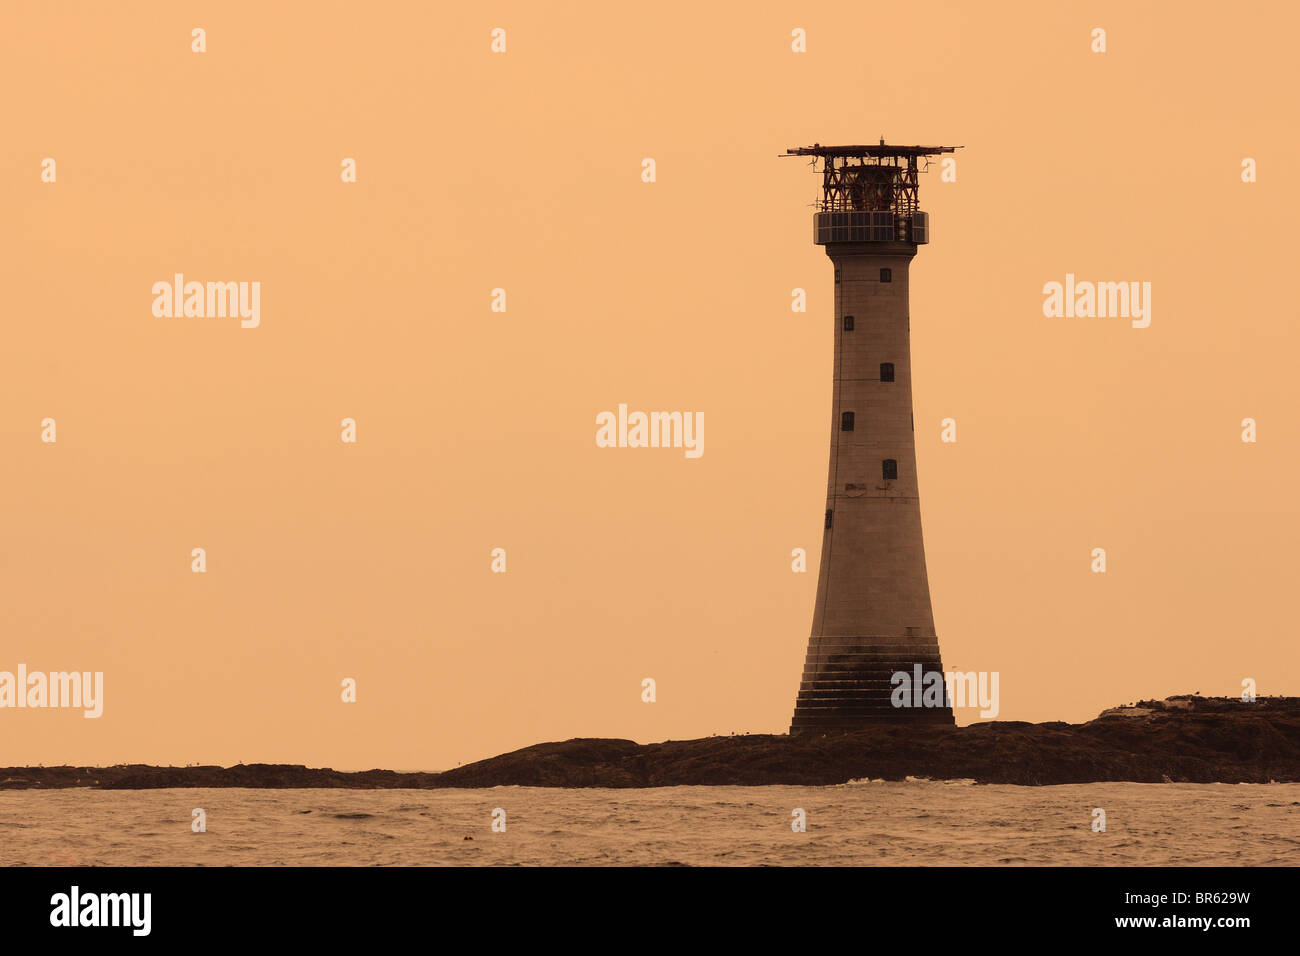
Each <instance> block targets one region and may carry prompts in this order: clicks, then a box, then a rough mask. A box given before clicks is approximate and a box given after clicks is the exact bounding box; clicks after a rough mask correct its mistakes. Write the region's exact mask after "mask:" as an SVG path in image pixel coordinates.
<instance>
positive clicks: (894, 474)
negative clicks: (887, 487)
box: [880, 458, 898, 481]
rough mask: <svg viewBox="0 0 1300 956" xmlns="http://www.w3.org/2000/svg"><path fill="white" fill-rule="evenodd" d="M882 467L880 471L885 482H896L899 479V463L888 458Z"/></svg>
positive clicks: (882, 463)
mask: <svg viewBox="0 0 1300 956" xmlns="http://www.w3.org/2000/svg"><path fill="white" fill-rule="evenodd" d="M880 465H881V467H880V471H881V474H882V475H883V476H884V479H885V481H894V480H896V479H897V478H898V462H897V461H895V460H894V459H893V458H886V459H885V460H884V461H882V462H881V463H880Z"/></svg>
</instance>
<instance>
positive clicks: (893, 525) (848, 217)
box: [785, 139, 960, 734]
mask: <svg viewBox="0 0 1300 956" xmlns="http://www.w3.org/2000/svg"><path fill="white" fill-rule="evenodd" d="M959 148H960V147H955V146H888V145H886V144H885V142H884V140H883V139H882V140H881V142H880V144H879V145H871V146H820V145H816V146H811V147H802V148H799V149H790V150H786V154H785V155H787V156H807V157H812V163H813V164H814V165H815V166H816V167H817V168H818V170H819V171H820V172H821V174H822V196H821V201H820V203H819V204H818V208H817V210H816V211H815V212H814V213H813V242H815V243H816V244H818V245H821V246H824V247H825V249H826V255H827V256H828V257H829V258H830V260H831V266H832V267H833V269H834V280H835V312H834V317H833V321H834V325H833V332H834V341H835V363H834V372H833V381H832V392H831V443H830V444H831V447H830V467H829V469H828V479H827V487H826V519H825V527H824V529H823V532H822V548H821V568H820V571H819V574H818V578H817V603H816V606H815V607H814V609H813V620H812V634H811V636H810V637H809V638H808V653H807V657H806V658H805V662H804V669H803V676H802V680H801V681H800V684H799V694H798V697H797V698H796V701H795V709H794V719H793V721H792V722H791V725H790V732H791V733H792V734H799V733H810V732H818V733H821V732H826V731H841V730H856V729H861V728H864V727H868V726H871V725H873V724H876V723H878V722H880V721H899V722H913V721H927V722H935V723H940V724H949V725H950V724H952V723H953V715H952V707H951V704H950V701H949V698H948V691H947V688H946V686H945V684H944V678H943V663H942V660H941V658H940V656H939V638H938V635H937V634H936V633H935V628H934V612H933V611H932V609H931V607H930V585H929V581H928V579H927V576H926V569H925V546H924V544H923V542H922V540H921V501H920V497H919V489H918V484H917V474H916V435H915V424H914V421H913V416H912V372H911V348H910V337H911V336H910V319H911V316H910V313H909V309H908V288H909V281H910V274H909V273H910V266H911V263H912V258H913V257H914V256H915V255H916V251H917V248H918V247H919V246H922V245H925V244H926V243H928V242H929V241H930V217H929V215H928V214H927V213H925V212H923V211H921V209H920V206H919V202H918V192H919V184H918V176H919V173H920V172H922V171H923V170H924V168H925V166H926V165H928V164H929V162H930V159H931V157H935V156H939V155H940V154H943V153H951V152H953V151H954V150H956V149H959ZM918 682H919V683H920V684H921V686H917V685H918Z"/></svg>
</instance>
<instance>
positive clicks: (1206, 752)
mask: <svg viewBox="0 0 1300 956" xmlns="http://www.w3.org/2000/svg"><path fill="white" fill-rule="evenodd" d="M906 777H929V778H931V779H936V780H938V779H973V780H975V781H976V782H977V783H1004V784H1022V785H1028V786H1045V785H1050V784H1066V783H1096V782H1100V781H1131V782H1136V783H1171V782H1175V783H1183V782H1186V783H1269V782H1277V783H1294V782H1300V698H1297V697H1261V698H1259V699H1257V700H1255V701H1253V702H1249V703H1247V702H1243V701H1240V700H1236V699H1233V698H1224V697H1219V698H1214V697H1209V698H1207V697H1199V696H1195V695H1184V696H1179V697H1170V698H1167V699H1165V700H1159V701H1156V700H1148V701H1139V702H1138V703H1136V704H1131V705H1128V706H1123V707H1115V708H1112V709H1110V710H1106V711H1103V712H1102V713H1101V714H1100V715H1099V716H1098V717H1096V718H1095V719H1093V720H1090V721H1087V722H1085V723H1082V724H1066V723H1059V722H1053V723H1043V724H1031V723H1025V722H1021V721H989V722H986V723H978V724H971V725H970V726H966V727H943V726H925V725H914V724H893V723H882V724H881V725H880V726H878V727H873V728H871V729H869V730H860V731H853V732H848V733H831V734H802V735H799V736H794V737H792V736H787V735H776V734H745V735H739V736H729V737H705V738H701V739H699V740H670V741H665V742H663V743H657V744H638V743H636V742H635V741H631V740H615V739H605V738H578V739H574V740H567V741H564V742H562V743H544V744H536V745H534V746H532V747H525V748H524V749H523V750H516V751H513V752H512V753H508V754H502V755H501V756H499V757H492V758H490V759H487V760H480V761H477V762H475V763H471V764H467V765H465V766H463V767H457V768H456V769H454V770H447V771H444V772H442V773H396V772H394V771H391V770H364V771H360V772H356V773H344V772H340V771H337V770H330V769H312V768H308V767H304V766H300V765H292V764H240V765H238V766H235V767H215V766H207V767H153V766H147V765H143V764H122V765H118V766H114V767H7V768H0V790H6V789H8V790H13V789H51V788H66V787H93V788H96V789H101V790H145V789H156V788H162V787H248V788H259V789H299V788H313V787H325V788H352V789H394V788H413V789H434V788H441V787H498V786H523V787H619V788H623V787H671V786H692V785H698V786H726V785H735V786H762V785H774V784H787V785H797V786H826V785H832V784H840V783H847V782H848V781H850V780H862V779H884V780H902V779H904V778H906Z"/></svg>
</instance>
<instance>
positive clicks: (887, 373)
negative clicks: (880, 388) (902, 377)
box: [880, 362, 894, 382]
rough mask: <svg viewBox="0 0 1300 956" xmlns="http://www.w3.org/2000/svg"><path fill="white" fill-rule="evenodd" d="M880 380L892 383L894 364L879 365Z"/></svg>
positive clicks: (883, 363) (884, 363)
mask: <svg viewBox="0 0 1300 956" xmlns="http://www.w3.org/2000/svg"><path fill="white" fill-rule="evenodd" d="M880 380H881V381H882V382H892V381H893V380H894V363H893V362H881V363H880Z"/></svg>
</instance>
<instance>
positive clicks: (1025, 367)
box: [0, 2, 1300, 769]
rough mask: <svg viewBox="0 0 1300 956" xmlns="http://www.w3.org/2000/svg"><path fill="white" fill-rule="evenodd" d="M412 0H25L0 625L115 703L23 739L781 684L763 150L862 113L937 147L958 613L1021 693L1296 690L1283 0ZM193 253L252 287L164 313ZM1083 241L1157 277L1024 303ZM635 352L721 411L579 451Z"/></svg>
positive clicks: (1099, 255) (558, 729) (704, 721)
mask: <svg viewBox="0 0 1300 956" xmlns="http://www.w3.org/2000/svg"><path fill="white" fill-rule="evenodd" d="M444 6H445V5H441V4H424V3H418V4H417V3H408V4H381V5H374V6H366V5H357V4H331V5H325V4H308V3H297V4H288V3H286V4H263V3H230V4H187V5H179V4H163V3H124V4H116V5H112V6H108V5H103V4H96V3H66V4H59V5H48V4H41V3H34V2H23V3H7V4H5V7H4V10H3V12H2V13H0V35H3V36H4V38H5V39H4V41H3V43H4V46H3V48H0V54H2V55H0V78H2V79H3V81H4V84H5V88H6V89H8V90H9V91H10V93H11V95H10V97H9V98H8V102H7V104H6V105H7V110H6V122H5V133H6V136H5V142H6V144H7V149H6V150H5V152H4V157H3V169H2V170H0V172H2V173H3V175H0V209H3V210H4V213H5V215H4V223H5V228H4V229H3V230H0V243H2V244H3V246H2V248H0V261H2V262H3V263H4V272H3V279H4V290H5V296H6V300H7V301H6V308H5V322H4V329H5V341H4V347H3V349H0V448H3V455H0V492H2V493H0V582H2V584H0V670H10V671H12V670H14V669H15V668H16V667H17V665H18V664H20V663H23V664H26V665H27V666H28V668H30V669H33V670H65V669H76V670H102V671H103V672H104V674H105V678H104V679H105V702H104V715H103V716H102V717H101V718H100V719H98V720H85V719H83V718H82V716H81V714H80V712H71V711H55V710H45V711H39V710H38V711H33V710H22V711H18V710H0V764H24V763H45V764H51V763H116V762H124V761H140V762H150V763H180V764H183V763H190V762H201V763H221V764H229V763H235V762H239V761H245V762H251V761H259V760H260V761H284V762H294V763H307V764H311V765H331V766H335V767H338V768H341V769H360V768H366V767H376V766H382V767H393V768H398V769H417V768H418V769H440V768H443V767H448V766H453V765H455V764H456V763H458V762H462V761H468V760H472V759H476V758H479V757H483V756H488V755H491V754H494V753H498V752H501V751H505V750H510V749H514V748H517V747H521V746H525V745H527V744H530V743H533V742H536V741H540V740H548V739H563V738H567V737H572V736H606V737H631V738H634V739H637V740H642V741H652V740H662V739H665V738H683V737H696V736H705V735H708V734H712V733H723V734H726V733H730V732H732V731H737V732H740V731H748V732H782V731H784V730H785V728H786V727H787V726H788V725H789V720H790V715H791V711H792V708H793V704H794V695H795V691H796V689H797V686H798V681H799V672H800V669H801V667H802V662H803V655H804V651H805V647H806V640H807V636H808V629H809V625H810V623H811V619H812V605H813V596H814V592H815V588H816V580H817V575H816V561H817V554H818V547H819V542H820V539H821V530H822V520H823V510H824V493H825V483H826V464H827V442H828V438H829V434H830V421H829V408H830V386H831V382H830V364H831V347H832V339H831V308H832V276H831V267H830V264H829V262H828V261H827V260H826V258H825V256H824V254H823V252H822V250H821V249H820V248H818V247H816V246H814V245H813V244H812V242H811V223H810V217H811V209H810V206H809V204H810V203H811V202H812V201H813V200H814V198H815V197H816V195H817V192H818V180H817V178H816V176H815V175H814V174H813V173H812V172H811V171H810V170H809V169H808V168H807V166H806V165H805V164H804V163H803V162H802V161H799V160H793V159H790V160H785V159H777V154H778V153H780V152H782V151H783V150H784V149H786V148H787V147H791V146H799V145H808V144H811V143H813V142H820V143H823V144H829V143H844V142H848V143H857V142H874V141H875V140H876V139H877V138H878V137H880V136H881V135H884V136H886V137H887V139H888V140H889V141H890V142H900V143H927V144H930V143H943V144H961V145H964V146H965V147H966V148H965V149H964V150H962V151H960V153H959V154H958V156H959V160H958V181H957V182H956V183H942V182H940V181H939V177H938V175H936V174H935V173H934V172H932V173H931V174H930V175H928V176H927V177H926V178H924V179H923V181H922V188H921V199H922V206H923V208H925V209H927V210H929V212H930V213H931V217H932V227H933V242H932V244H931V245H930V246H928V247H926V248H924V249H922V250H921V252H920V254H919V255H918V257H917V259H916V260H915V262H914V263H913V267H912V274H911V281H912V306H911V307H912V335H913V375H914V388H915V402H916V409H915V411H916V415H915V421H916V428H917V455H918V467H919V473H920V481H921V494H922V514H923V518H924V527H925V537H926V550H927V560H928V564H929V570H930V585H931V592H932V595H933V599H934V610H935V620H936V624H937V627H938V633H939V638H940V644H941V647H942V648H943V652H944V660H945V663H946V664H947V665H949V666H950V667H952V666H955V667H959V668H961V669H967V670H988V671H998V672H999V673H1000V675H1001V680H1000V690H1001V714H1000V717H1001V718H1002V719H1019V720H1057V719H1059V720H1080V719H1085V718H1089V717H1091V716H1094V715H1095V714H1096V713H1097V712H1098V711H1099V710H1101V709H1102V708H1104V707H1108V706H1111V705H1114V704H1117V703H1121V702H1125V701H1128V700H1132V699H1135V698H1137V697H1139V696H1165V695H1168V694H1173V693H1180V692H1188V691H1196V690H1199V691H1200V692H1202V693H1205V694H1237V693H1239V692H1240V686H1241V680H1242V679H1243V678H1245V677H1253V678H1255V679H1256V680H1257V681H1258V685H1259V691H1260V693H1263V694H1270V693H1289V694H1296V693H1300V665H1298V663H1297V661H1298V660H1300V658H1298V656H1297V654H1296V653H1295V650H1294V630H1293V628H1294V624H1293V618H1294V615H1293V608H1292V605H1293V595H1294V592H1295V586H1294V581H1293V577H1294V569H1295V564H1296V562H1295V559H1294V555H1293V549H1294V542H1295V541H1297V540H1300V516H1298V512H1297V505H1296V503H1295V494H1294V490H1293V489H1294V483H1295V475H1296V473H1297V470H1298V467H1297V466H1300V451H1298V450H1300V429H1298V427H1297V421H1296V414H1295V412H1296V408H1297V398H1300V385H1297V384H1296V383H1297V375H1296V372H1295V360H1294V357H1295V355H1296V351H1297V344H1300V343H1298V342H1297V338H1298V336H1300V333H1297V331H1296V323H1295V310H1296V305H1295V298H1294V294H1293V290H1292V288H1291V284H1290V276H1291V274H1292V272H1293V267H1292V263H1291V257H1292V254H1293V252H1294V248H1295V241H1294V232H1295V220H1296V214H1297V211H1300V203H1298V202H1297V199H1298V193H1300V190H1298V188H1297V184H1296V178H1295V176H1294V175H1293V170H1294V167H1295V164H1296V161H1297V158H1298V157H1297V153H1298V150H1300V136H1298V135H1297V132H1296V127H1295V124H1294V122H1293V121H1292V118H1293V117H1294V116H1295V115H1296V98H1297V94H1296V90H1297V87H1296V84H1295V82H1294V53H1293V51H1292V50H1291V44H1292V37H1293V36H1294V34H1295V30H1296V27H1297V26H1298V25H1300V23H1298V22H1297V21H1298V20H1300V17H1298V16H1297V15H1296V14H1295V12H1294V10H1293V8H1289V7H1288V6H1287V5H1285V4H1282V3H1264V4H1256V5H1248V6H1243V7H1240V8H1233V9H1232V10H1230V11H1225V10H1223V9H1221V8H1210V7H1208V6H1207V7H1206V9H1205V11H1204V12H1197V11H1195V10H1193V9H1191V8H1189V7H1187V6H1186V5H1179V4H1141V5H1138V4H1129V3H1086V4H1085V3H1060V4H1039V3H1028V2H1026V3H991V4H979V5H975V4H961V3H957V2H946V3H945V2H936V3H932V4H927V5H925V7H924V11H923V12H922V11H921V9H920V8H911V7H906V8H904V7H887V6H886V7H881V6H879V5H876V6H868V5H863V4H859V3H840V4H836V3H827V4H821V5H818V6H816V7H814V8H808V7H806V6H801V5H797V4H796V5H790V4H774V3H759V4H752V3H748V4H726V5H718V6H716V7H715V6H710V5H701V4H678V3H660V4H654V5H651V6H649V7H645V6H640V7H636V8H627V9H623V8H616V7H609V6H608V5H603V4H594V3H593V4H562V5H554V4H547V5H545V9H542V8H540V7H539V6H538V5H536V4H526V3H503V4H496V5H494V6H493V7H492V8H491V9H490V10H488V9H478V8H475V7H473V6H466V7H463V8H461V9H458V10H447V9H444ZM1138 7H1140V9H1135V8H1138ZM194 27H202V28H204V29H205V30H206V31H207V52H206V53H203V54H195V53H192V52H191V49H190V44H191V30H192V28H194ZM493 27H503V28H505V29H506V31H507V52H506V53H505V54H493V53H491V52H490V49H489V44H490V36H489V33H490V31H491V29H492V28H493ZM796 27H798V28H802V29H804V30H806V31H807V36H808V52H807V53H804V54H796V53H792V52H791V50H790V34H791V30H793V29H794V28H796ZM1094 27H1103V28H1105V29H1106V30H1107V43H1108V50H1107V52H1106V53H1104V54H1094V53H1092V52H1090V49H1089V44H1090V39H1089V34H1090V32H1091V30H1092V29H1093V28H1094ZM45 157H53V158H54V159H55V160H56V162H57V182H55V183H53V184H50V183H42V182H41V161H42V160H43V159H44V158H45ZM344 157H354V158H355V159H356V160H357V170H358V181H357V182H356V183H355V184H344V183H342V182H341V181H340V175H339V173H340V162H341V160H342V159H343V158H344ZM645 157H652V158H654V159H655V160H656V163H657V181H656V182H655V183H653V184H647V183H643V182H642V181H641V175H640V174H641V161H642V159H643V158H645ZM1243 157H1253V158H1255V159H1257V161H1258V168H1259V181H1258V182H1257V183H1255V184H1249V185H1247V184H1243V183H1242V182H1241V179H1240V170H1241V160H1242V158H1243ZM175 272H183V273H184V274H185V275H186V276H187V277H188V278H192V279H196V280H199V281H208V280H212V281H259V282H260V283H261V323H260V325H259V327H258V328H256V329H241V328H240V327H239V323H238V321H237V320H229V319H196V318H190V319H185V318H171V319H167V318H155V317H154V316H153V314H152V312H151V304H152V301H153V296H152V294H151V292H150V289H151V287H152V285H153V283H154V282H156V281H159V280H169V279H170V278H171V276H172V275H173V273H175ZM1067 272H1072V273H1075V274H1076V275H1077V276H1079V277H1080V278H1083V279H1094V280H1105V281H1149V282H1151V283H1152V286H1153V320H1152V323H1151V326H1150V327H1149V328H1147V329H1133V328H1131V327H1130V326H1129V323H1128V322H1127V321H1121V320H1105V319H1049V318H1045V317H1044V316H1043V313H1042V302H1043V295H1042V287H1043V284H1044V283H1046V282H1049V281H1062V280H1063V279H1064V276H1065V274H1066V273H1067ZM498 287H501V288H505V289H506V290H507V296H508V299H507V302H508V311H507V312H505V313H493V312H492V311H490V309H489V305H490V301H491V290H492V289H494V288H498ZM796 287H800V288H805V289H806V290H807V291H808V306H809V310H808V312H807V313H806V314H795V313H792V312H791V310H790V294H791V290H792V289H794V288H796ZM619 403H627V404H628V405H629V406H630V407H631V408H632V409H643V410H647V411H648V410H689V411H702V412H703V413H704V415H705V419H706V422H707V428H706V443H705V453H704V454H703V456H702V457H700V458H698V459H694V460H692V459H690V458H687V457H686V456H685V455H683V454H682V452H681V450H662V449H654V450H650V449H647V450H628V449H602V448H597V447H596V444H595V441H594V435H595V416H596V415H597V413H599V412H601V411H605V410H615V409H617V406H618V405H619ZM46 417H52V418H54V419H56V421H57V435H58V441H57V443H55V444H46V443H43V442H42V441H41V437H40V436H41V421H42V419H44V418H46ZM344 417H352V418H354V419H355V420H356V421H357V423H358V439H359V440H358V442H357V444H355V445H345V444H343V443H342V442H341V441H340V439H339V432H340V420H341V419H343V418H344ZM945 417H952V418H955V419H956V421H957V424H958V442H957V443H956V444H955V445H944V444H941V443H940V441H939V423H940V421H941V419H943V418H945ZM1245 417H1253V418H1255V419H1256V420H1257V421H1258V423H1259V425H1258V428H1259V441H1258V443H1256V444H1245V443H1243V442H1242V441H1241V440H1240V422H1241V420H1242V419H1243V418H1245ZM196 547H202V548H205V549H206V551H207V562H208V570H207V572H206V573H205V574H194V573H192V572H191V570H190V561H191V558H190V554H191V549H193V548H196ZM494 547H503V548H505V549H506V550H507V555H508V571H507V573H506V574H504V575H499V574H493V573H491V571H490V556H489V555H490V551H491V549H492V548H494ZM795 547H804V548H806V549H808V551H809V555H810V562H809V563H810V566H809V570H808V573H806V574H794V573H792V572H791V570H790V552H791V549H792V548H795ZM1094 547H1104V548H1106V549H1107V553H1108V563H1109V570H1108V572H1107V573H1106V574H1105V575H1097V574H1093V573H1091V572H1090V570H1089V561H1090V556H1089V553H1090V551H1091V549H1092V548H1094ZM345 677H353V678H355V679H356V680H357V682H358V702H357V703H356V704H355V705H350V704H344V703H342V702H340V700H339V683H340V681H341V680H342V679H343V678H345ZM644 677H653V678H655V679H656V681H657V683H658V701H657V702H656V703H654V704H645V703H642V702H641V697H640V692H641V680H642V678H644ZM973 716H974V715H973V714H972V713H971V712H969V711H966V712H961V711H959V712H958V720H959V722H967V721H969V720H970V719H972V718H973Z"/></svg>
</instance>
